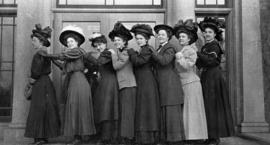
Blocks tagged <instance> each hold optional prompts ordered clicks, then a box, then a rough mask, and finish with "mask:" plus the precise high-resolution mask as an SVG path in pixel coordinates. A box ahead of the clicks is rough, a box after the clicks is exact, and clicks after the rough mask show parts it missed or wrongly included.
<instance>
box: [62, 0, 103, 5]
mask: <svg viewBox="0 0 270 145" xmlns="http://www.w3.org/2000/svg"><path fill="white" fill-rule="evenodd" d="M67 4H69V5H104V4H105V0H68V2H67Z"/></svg>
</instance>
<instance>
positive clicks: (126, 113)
mask: <svg viewBox="0 0 270 145" xmlns="http://www.w3.org/2000/svg"><path fill="white" fill-rule="evenodd" d="M119 97H120V101H119V105H120V111H119V112H120V120H119V135H120V137H122V138H127V139H133V138H134V128H135V124H134V123H135V105H136V103H135V101H136V87H128V88H123V89H121V90H120V92H119Z"/></svg>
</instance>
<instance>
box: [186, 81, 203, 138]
mask: <svg viewBox="0 0 270 145" xmlns="http://www.w3.org/2000/svg"><path fill="white" fill-rule="evenodd" d="M183 90H184V94H185V102H184V109H183V120H184V130H185V137H186V140H198V139H207V138H208V134H207V123H206V116H205V109H204V101H203V94H202V86H201V83H200V81H195V82H191V83H187V84H183Z"/></svg>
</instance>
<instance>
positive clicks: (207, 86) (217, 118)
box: [201, 67, 234, 139]
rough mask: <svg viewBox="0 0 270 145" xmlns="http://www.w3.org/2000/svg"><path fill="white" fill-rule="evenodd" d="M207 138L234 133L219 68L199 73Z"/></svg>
mask: <svg viewBox="0 0 270 145" xmlns="http://www.w3.org/2000/svg"><path fill="white" fill-rule="evenodd" d="M201 83H202V88H203V97H204V104H205V105H204V106H205V113H206V120H207V130H208V138H209V139H216V138H219V137H229V136H232V135H233V134H234V128H233V119H232V112H231V106H230V99H229V95H228V89H227V86H226V84H225V79H224V78H223V76H222V72H221V70H220V68H218V67H216V68H211V69H207V70H206V71H203V72H202V74H201Z"/></svg>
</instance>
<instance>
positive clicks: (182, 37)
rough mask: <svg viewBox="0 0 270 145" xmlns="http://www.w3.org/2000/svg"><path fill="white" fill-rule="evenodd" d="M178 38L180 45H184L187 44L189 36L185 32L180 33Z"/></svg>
mask: <svg viewBox="0 0 270 145" xmlns="http://www.w3.org/2000/svg"><path fill="white" fill-rule="evenodd" d="M178 40H179V42H180V45H183V46H186V45H188V44H189V41H190V38H189V37H188V35H187V34H186V33H180V34H179V39H178Z"/></svg>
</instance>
